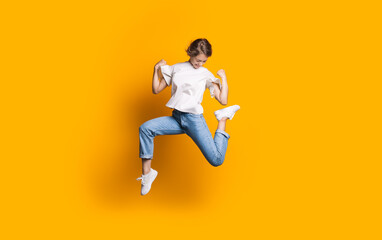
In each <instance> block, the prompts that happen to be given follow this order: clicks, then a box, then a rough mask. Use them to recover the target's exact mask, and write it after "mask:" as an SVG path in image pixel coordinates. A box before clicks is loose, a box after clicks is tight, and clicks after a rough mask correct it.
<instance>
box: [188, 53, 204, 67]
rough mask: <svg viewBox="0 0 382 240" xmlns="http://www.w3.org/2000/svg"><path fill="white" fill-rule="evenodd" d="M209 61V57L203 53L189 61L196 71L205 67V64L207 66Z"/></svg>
mask: <svg viewBox="0 0 382 240" xmlns="http://www.w3.org/2000/svg"><path fill="white" fill-rule="evenodd" d="M207 59H208V57H207V56H206V55H204V54H203V53H201V54H199V55H198V56H196V57H190V60H188V61H189V62H190V63H191V65H192V66H193V67H194V68H195V69H198V68H200V67H201V66H203V64H205V63H206V62H207Z"/></svg>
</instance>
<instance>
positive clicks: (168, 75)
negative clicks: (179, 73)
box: [160, 65, 174, 86]
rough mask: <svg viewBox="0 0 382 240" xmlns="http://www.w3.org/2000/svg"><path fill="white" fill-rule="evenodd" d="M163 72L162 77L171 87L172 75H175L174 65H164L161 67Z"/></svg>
mask: <svg viewBox="0 0 382 240" xmlns="http://www.w3.org/2000/svg"><path fill="white" fill-rule="evenodd" d="M160 68H161V71H162V75H163V78H164V80H165V81H166V83H167V85H168V86H170V85H171V83H172V75H173V73H174V65H172V66H170V65H163V66H161V67H160Z"/></svg>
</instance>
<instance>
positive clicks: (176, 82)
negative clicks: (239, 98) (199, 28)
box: [137, 38, 240, 195]
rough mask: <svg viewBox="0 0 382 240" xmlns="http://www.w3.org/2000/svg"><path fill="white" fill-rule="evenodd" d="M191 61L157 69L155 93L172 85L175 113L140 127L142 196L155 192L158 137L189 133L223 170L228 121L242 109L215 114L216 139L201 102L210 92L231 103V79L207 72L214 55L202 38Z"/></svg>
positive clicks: (191, 49)
mask: <svg viewBox="0 0 382 240" xmlns="http://www.w3.org/2000/svg"><path fill="white" fill-rule="evenodd" d="M186 52H187V55H188V56H189V57H190V59H189V60H188V61H186V62H181V63H177V64H174V65H172V66H169V65H166V61H164V60H163V59H162V60H161V61H159V62H158V63H157V64H156V65H155V67H154V76H153V85H152V88H153V89H152V90H153V93H154V94H158V93H160V92H161V91H162V90H163V89H165V88H166V87H167V86H170V85H172V90H171V99H170V100H169V101H168V103H167V104H166V106H167V107H169V108H172V109H174V110H173V111H172V116H167V117H159V118H155V119H152V120H149V121H147V122H145V123H143V124H142V125H141V126H140V127H139V152H140V153H139V157H140V158H142V176H141V177H139V178H137V180H142V182H141V195H146V194H147V193H148V192H149V191H150V188H151V184H152V182H153V181H154V180H155V178H156V176H157V175H158V172H157V171H155V170H154V169H152V168H151V161H152V158H153V154H154V137H155V136H158V135H174V134H183V133H186V134H187V135H188V136H190V137H191V138H192V140H193V141H194V142H195V143H196V145H197V146H198V147H199V149H200V150H201V152H202V153H203V155H204V157H205V158H206V159H207V161H208V162H209V163H210V164H211V165H212V166H215V167H216V166H220V165H221V164H222V163H223V161H224V157H225V153H226V150H227V145H228V139H229V138H230V136H229V135H228V133H226V132H225V125H226V121H227V119H232V118H233V116H234V114H235V112H236V111H237V110H239V109H240V107H239V106H238V105H233V106H230V107H226V108H223V109H220V110H218V111H215V116H216V118H217V120H218V121H219V123H218V127H217V130H216V132H215V137H214V138H212V134H211V132H210V131H209V129H208V127H207V124H206V121H205V119H204V116H203V107H202V106H201V102H202V99H203V94H204V91H205V90H206V88H208V89H209V90H210V94H211V97H215V99H216V100H217V101H218V102H219V103H221V104H222V105H226V104H227V102H228V85H227V78H226V75H225V72H224V70H223V69H220V70H219V71H218V72H217V75H219V76H220V77H221V79H222V82H221V83H220V80H219V79H218V78H216V77H215V76H214V75H213V74H212V73H211V72H210V71H209V70H208V69H207V68H204V67H203V64H205V63H206V61H207V59H208V57H210V56H211V55H212V48H211V44H210V43H209V42H208V41H207V39H204V38H201V39H196V40H195V41H193V42H192V43H191V44H190V46H189V47H188V49H187V50H186Z"/></svg>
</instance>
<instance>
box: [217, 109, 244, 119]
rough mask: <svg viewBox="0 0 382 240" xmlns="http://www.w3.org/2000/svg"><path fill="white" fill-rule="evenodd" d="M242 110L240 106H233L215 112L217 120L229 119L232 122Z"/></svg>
mask: <svg viewBox="0 0 382 240" xmlns="http://www.w3.org/2000/svg"><path fill="white" fill-rule="evenodd" d="M239 109H240V106H239V105H233V106H229V107H226V108H223V109H220V110H217V111H215V116H216V118H217V120H219V121H220V119H222V118H223V117H227V118H229V119H230V120H232V118H233V116H234V115H235V113H236V111H237V110H239Z"/></svg>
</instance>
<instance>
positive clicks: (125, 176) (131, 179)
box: [93, 88, 212, 208]
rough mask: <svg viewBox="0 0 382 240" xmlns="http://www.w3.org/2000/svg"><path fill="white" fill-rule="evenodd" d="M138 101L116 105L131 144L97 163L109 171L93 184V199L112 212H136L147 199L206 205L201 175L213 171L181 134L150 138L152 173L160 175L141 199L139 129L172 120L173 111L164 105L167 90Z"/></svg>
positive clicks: (194, 145) (190, 141)
mask: <svg viewBox="0 0 382 240" xmlns="http://www.w3.org/2000/svg"><path fill="white" fill-rule="evenodd" d="M139 96H141V97H139V98H136V99H135V102H132V101H131V99H127V97H126V98H125V99H124V100H123V101H124V102H123V103H122V104H121V109H120V112H121V118H122V119H123V120H122V121H121V122H123V123H129V124H125V126H121V129H126V130H127V131H126V132H125V133H124V134H125V135H126V137H125V138H126V139H129V141H128V142H129V143H132V144H129V145H128V144H126V145H128V146H126V147H125V148H124V149H123V151H122V152H120V153H119V154H118V155H117V156H115V157H112V159H110V156H107V157H103V158H104V159H100V161H101V162H102V161H106V162H110V161H112V163H111V164H112V167H111V168H110V170H106V171H105V172H103V173H101V174H98V175H97V176H98V177H96V178H97V179H94V181H93V184H94V186H93V187H95V188H96V194H97V197H98V198H99V199H97V200H100V201H101V202H102V204H104V205H105V206H107V207H112V208H115V207H117V208H125V207H127V208H136V207H137V206H139V205H141V204H142V206H143V204H147V202H146V201H147V199H150V200H149V201H150V202H152V203H155V204H156V205H161V206H163V207H165V206H169V207H170V206H171V207H175V206H179V207H184V206H188V207H190V206H197V205H199V204H200V203H203V202H205V196H206V195H205V193H206V192H208V189H207V188H208V187H207V186H206V185H205V181H204V180H203V179H204V176H206V174H207V173H205V170H206V169H208V168H210V167H212V166H209V164H208V163H207V160H206V159H205V158H204V156H203V155H202V153H201V152H200V150H199V148H198V147H197V146H196V144H195V143H194V142H193V141H192V140H191V138H190V137H189V136H187V135H186V134H180V135H163V136H156V137H155V139H154V158H153V160H152V168H154V169H156V170H157V171H158V173H159V174H158V177H157V179H156V180H155V182H154V183H153V185H152V189H151V191H150V192H149V193H148V194H147V195H146V196H141V195H140V187H141V185H140V181H137V180H136V178H138V177H140V175H141V169H142V163H141V159H140V158H139V126H140V125H141V124H143V123H144V122H146V121H148V120H150V119H153V118H157V117H162V116H171V113H172V109H170V108H167V107H166V106H165V104H166V103H167V101H168V98H169V96H170V89H169V88H168V89H166V90H165V91H163V92H162V93H161V94H160V95H154V94H148V93H147V92H145V93H142V94H140V95H139ZM131 123H133V124H131ZM101 171H102V169H101ZM142 198H144V199H142ZM142 200H143V201H142ZM198 203H199V204H198Z"/></svg>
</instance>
